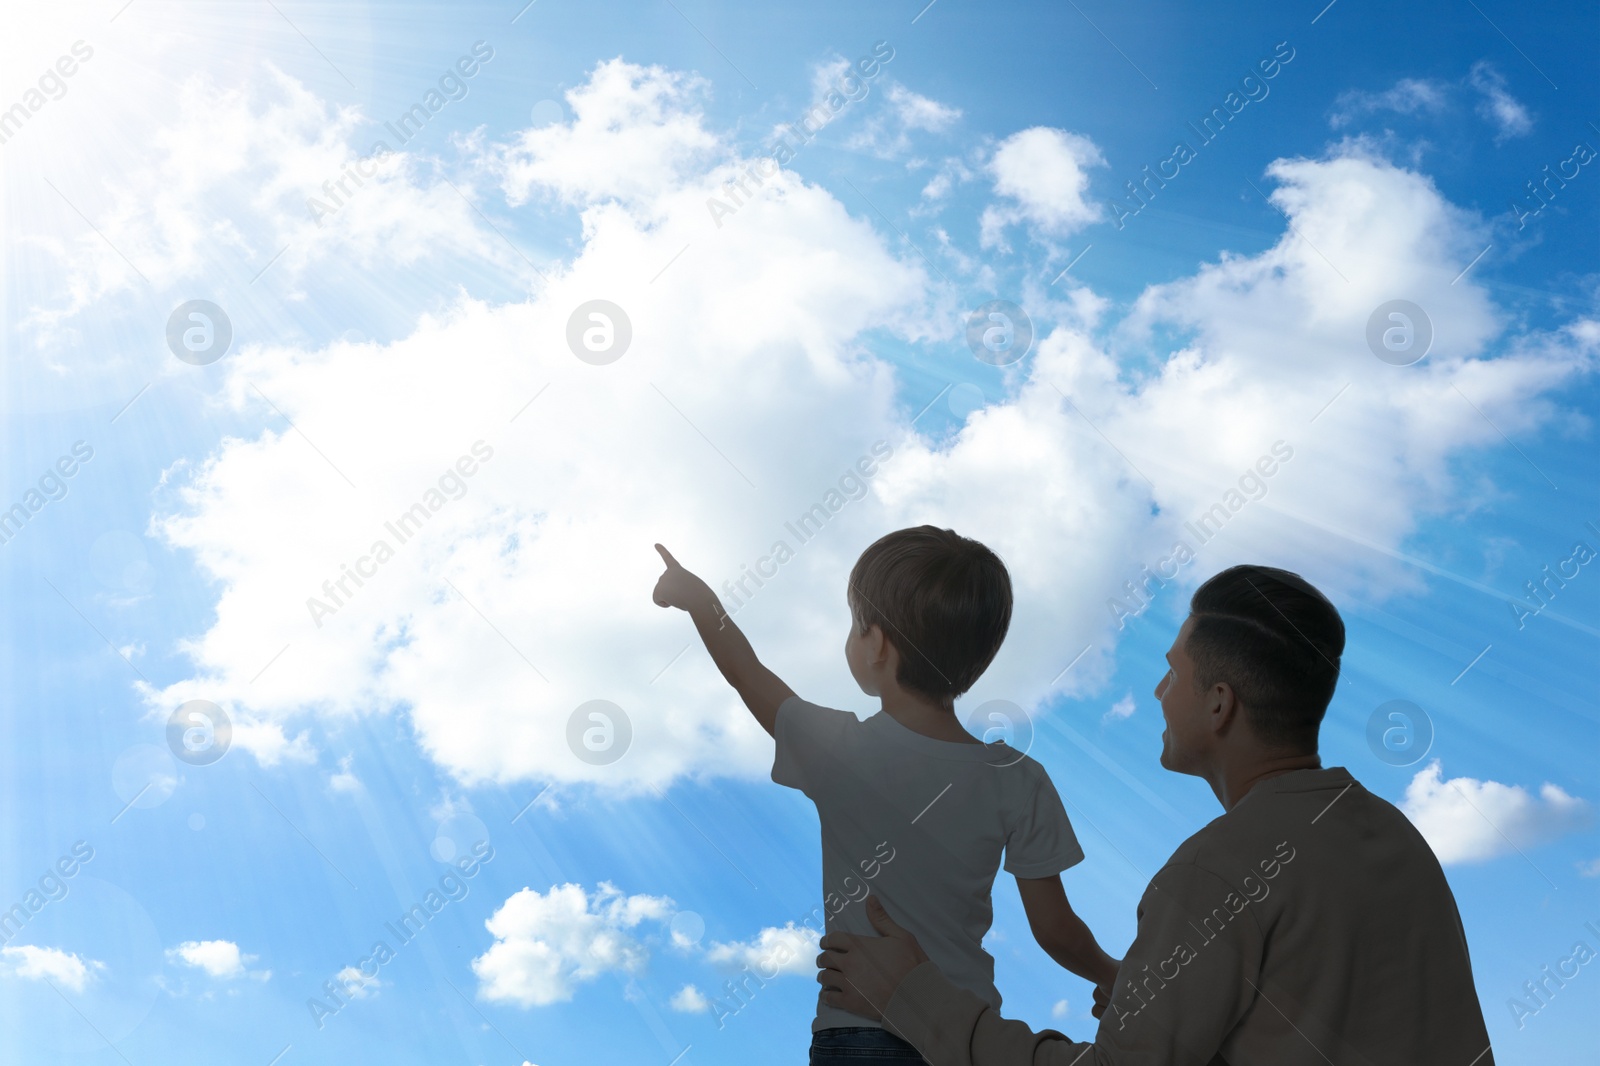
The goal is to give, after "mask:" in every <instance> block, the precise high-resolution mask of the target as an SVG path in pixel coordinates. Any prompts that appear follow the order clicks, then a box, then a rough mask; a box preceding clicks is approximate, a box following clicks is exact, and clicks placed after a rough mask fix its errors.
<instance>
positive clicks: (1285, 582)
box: [1185, 566, 1344, 751]
mask: <svg viewBox="0 0 1600 1066" xmlns="http://www.w3.org/2000/svg"><path fill="white" fill-rule="evenodd" d="M1189 613H1190V615H1191V616H1192V617H1193V618H1194V628H1192V629H1191V630H1190V631H1189V641H1188V643H1187V644H1186V645H1185V650H1186V651H1187V652H1188V653H1189V657H1190V658H1191V659H1193V660H1194V665H1195V684H1196V685H1197V686H1198V687H1199V689H1200V690H1201V691H1204V690H1205V689H1207V688H1210V687H1211V686H1212V685H1214V684H1216V683H1217V682H1219V681H1223V682H1226V683H1227V684H1228V685H1229V686H1230V687H1232V689H1233V692H1234V695H1236V696H1237V697H1238V698H1239V701H1240V702H1241V703H1243V704H1244V707H1245V713H1246V716H1247V717H1248V719H1249V721H1250V725H1251V727H1252V728H1253V729H1254V730H1255V732H1256V734H1257V735H1258V736H1260V737H1261V739H1262V740H1264V741H1266V742H1268V743H1269V744H1281V745H1283V746H1285V747H1292V748H1295V749H1296V750H1299V751H1315V750H1316V748H1317V731H1318V729H1319V728H1320V727H1321V725H1322V716H1323V714H1325V713H1326V712H1327V710H1328V702H1329V701H1330V700H1332V699H1333V690H1334V687H1335V686H1336V685H1337V684H1338V683H1339V657H1340V656H1341V655H1343V654H1344V621H1343V620H1342V619H1341V618H1340V617H1339V612H1338V610H1337V609H1336V608H1335V607H1334V606H1333V604H1332V603H1330V602H1329V601H1328V598H1327V597H1326V596H1324V595H1323V594H1322V593H1320V592H1318V591H1317V589H1316V588H1315V586H1313V585H1312V584H1311V582H1309V581H1307V580H1306V579H1305V578H1303V577H1301V576H1300V575H1299V574H1292V573H1290V572H1289V571H1287V570H1278V569H1276V568H1274V567H1270V566H1235V567H1231V568H1229V569H1227V570H1224V571H1222V573H1220V574H1218V575H1216V576H1215V577H1213V578H1211V579H1210V580H1209V581H1207V582H1205V584H1203V585H1201V586H1200V587H1199V588H1198V589H1195V592H1194V597H1193V598H1192V599H1191V600H1190V601H1189Z"/></svg>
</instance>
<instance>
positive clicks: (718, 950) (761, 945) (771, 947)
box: [706, 922, 822, 979]
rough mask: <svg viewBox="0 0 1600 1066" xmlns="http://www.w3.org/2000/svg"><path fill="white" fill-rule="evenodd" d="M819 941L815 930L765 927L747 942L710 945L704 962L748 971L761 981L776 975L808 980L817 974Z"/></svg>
mask: <svg viewBox="0 0 1600 1066" xmlns="http://www.w3.org/2000/svg"><path fill="white" fill-rule="evenodd" d="M820 938H821V934H820V933H818V932H817V931H816V930H815V929H811V928H809V927H807V926H797V925H795V924H794V923H793V922H786V923H784V925H783V926H781V927H778V926H767V927H765V928H763V929H761V930H760V931H759V932H757V933H756V935H755V936H753V937H751V938H750V939H749V940H735V941H732V942H730V943H720V942H718V943H713V944H712V945H711V946H710V947H708V948H707V949H706V961H707V962H709V963H711V964H713V965H715V966H720V967H724V968H727V969H734V970H742V969H747V968H748V969H750V970H752V971H754V972H755V974H756V975H757V976H758V977H761V978H762V979H767V978H771V977H775V976H777V975H778V974H792V975H800V976H811V975H814V974H815V973H816V972H817V965H816V958H817V952H819V951H821V950H822V949H821V948H820V947H818V943H817V942H818V940H819V939H820Z"/></svg>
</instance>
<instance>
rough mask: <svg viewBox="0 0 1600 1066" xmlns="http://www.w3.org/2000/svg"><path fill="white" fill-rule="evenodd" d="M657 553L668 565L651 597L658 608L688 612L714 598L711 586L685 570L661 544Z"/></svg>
mask: <svg viewBox="0 0 1600 1066" xmlns="http://www.w3.org/2000/svg"><path fill="white" fill-rule="evenodd" d="M656 551H658V552H660V553H661V558H662V561H663V562H665V563H666V564H667V568H666V570H664V571H663V572H662V574H661V577H660V578H658V579H657V580H656V589H655V592H653V593H651V596H650V598H651V599H653V600H655V601H656V604H657V606H660V607H677V608H679V609H680V610H684V611H688V610H692V609H693V608H694V607H696V606H699V605H700V604H703V603H705V602H706V601H708V600H711V599H713V598H714V597H713V596H712V593H711V586H710V585H707V584H706V583H705V582H704V581H702V580H700V579H699V578H698V577H696V576H695V575H694V574H691V573H690V572H689V571H687V570H685V569H684V568H683V566H682V564H680V563H679V562H678V560H676V559H674V558H673V557H672V553H671V552H669V551H667V549H666V548H664V547H662V546H661V545H659V544H657V545H656Z"/></svg>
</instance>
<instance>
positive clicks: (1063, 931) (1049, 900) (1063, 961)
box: [1017, 874, 1120, 991]
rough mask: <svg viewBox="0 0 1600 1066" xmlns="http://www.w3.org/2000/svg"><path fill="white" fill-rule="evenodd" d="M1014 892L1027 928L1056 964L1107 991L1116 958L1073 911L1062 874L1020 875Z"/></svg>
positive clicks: (1114, 970) (1114, 980)
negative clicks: (1042, 875)
mask: <svg viewBox="0 0 1600 1066" xmlns="http://www.w3.org/2000/svg"><path fill="white" fill-rule="evenodd" d="M1017 892H1018V894H1019V895H1021V896H1022V909H1023V911H1024V912H1025V913H1026V914H1027V915H1028V928H1029V929H1031V930H1032V931H1033V939H1034V940H1036V941H1038V943H1039V946H1040V947H1041V948H1043V949H1044V951H1045V954H1046V955H1049V956H1050V957H1051V958H1052V959H1054V960H1055V961H1056V962H1057V963H1058V964H1060V965H1061V966H1063V967H1065V968H1066V969H1068V970H1070V971H1072V972H1073V973H1075V974H1077V975H1078V976H1079V977H1081V978H1083V979H1084V980H1085V981H1088V982H1089V983H1090V984H1092V985H1096V986H1099V987H1102V988H1105V989H1106V990H1107V991H1109V990H1110V989H1111V987H1112V986H1113V985H1114V984H1115V983H1116V980H1117V967H1118V966H1119V965H1120V963H1119V961H1118V960H1116V959H1113V958H1112V957H1111V956H1110V955H1107V954H1106V953H1105V951H1104V950H1103V949H1102V948H1101V947H1100V945H1099V943H1098V942H1097V941H1096V940H1095V938H1094V934H1093V933H1092V932H1090V931H1089V927H1088V926H1087V925H1085V924H1084V923H1083V919H1082V918H1079V917H1078V915H1077V914H1076V913H1075V912H1074V911H1073V909H1072V904H1071V903H1069V902H1068V901H1067V890H1066V889H1065V888H1063V887H1062V885H1061V875H1060V874H1054V875H1052V876H1050V877H1019V878H1017Z"/></svg>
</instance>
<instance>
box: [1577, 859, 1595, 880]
mask: <svg viewBox="0 0 1600 1066" xmlns="http://www.w3.org/2000/svg"><path fill="white" fill-rule="evenodd" d="M1577 866H1578V876H1579V877H1600V859H1589V860H1587V861H1583V862H1579V863H1578V864H1577Z"/></svg>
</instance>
